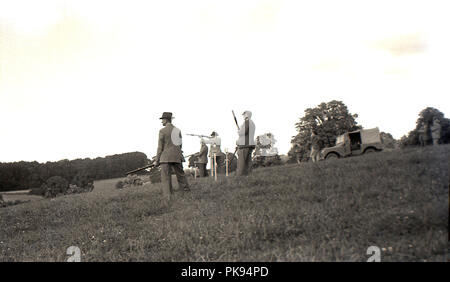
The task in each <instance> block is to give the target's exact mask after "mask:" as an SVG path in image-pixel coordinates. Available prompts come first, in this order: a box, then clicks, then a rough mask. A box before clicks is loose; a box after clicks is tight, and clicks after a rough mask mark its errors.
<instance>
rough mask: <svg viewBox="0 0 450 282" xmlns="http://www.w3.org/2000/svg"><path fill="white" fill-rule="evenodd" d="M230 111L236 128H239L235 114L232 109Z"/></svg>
mask: <svg viewBox="0 0 450 282" xmlns="http://www.w3.org/2000/svg"><path fill="white" fill-rule="evenodd" d="M231 112H232V113H233V117H234V122H235V123H236V126H237V129H238V130H240V128H239V124H238V121H237V118H236V115H235V114H234V110H231Z"/></svg>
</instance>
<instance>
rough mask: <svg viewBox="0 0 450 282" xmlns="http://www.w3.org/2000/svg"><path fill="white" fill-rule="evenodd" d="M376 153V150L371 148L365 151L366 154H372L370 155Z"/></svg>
mask: <svg viewBox="0 0 450 282" xmlns="http://www.w3.org/2000/svg"><path fill="white" fill-rule="evenodd" d="M375 152H376V151H375V149H374V148H369V149H366V150H365V151H364V154H370V153H375Z"/></svg>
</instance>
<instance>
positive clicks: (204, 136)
mask: <svg viewBox="0 0 450 282" xmlns="http://www.w3.org/2000/svg"><path fill="white" fill-rule="evenodd" d="M186 135H189V136H197V137H200V138H211V136H206V135H199V134H186Z"/></svg>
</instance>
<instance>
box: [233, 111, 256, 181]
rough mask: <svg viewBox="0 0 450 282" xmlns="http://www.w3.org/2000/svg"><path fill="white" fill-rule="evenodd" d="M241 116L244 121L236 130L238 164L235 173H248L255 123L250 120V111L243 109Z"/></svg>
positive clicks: (239, 174)
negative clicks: (237, 136) (237, 137)
mask: <svg viewBox="0 0 450 282" xmlns="http://www.w3.org/2000/svg"><path fill="white" fill-rule="evenodd" d="M242 116H243V117H244V123H243V124H242V125H241V127H240V128H239V130H238V135H239V139H238V140H237V142H236V145H237V147H238V165H237V171H236V175H238V176H241V175H248V173H249V172H250V171H251V168H252V152H253V149H255V146H256V143H255V124H254V123H253V121H252V120H251V118H252V112H250V111H245V112H244V113H243V114H242Z"/></svg>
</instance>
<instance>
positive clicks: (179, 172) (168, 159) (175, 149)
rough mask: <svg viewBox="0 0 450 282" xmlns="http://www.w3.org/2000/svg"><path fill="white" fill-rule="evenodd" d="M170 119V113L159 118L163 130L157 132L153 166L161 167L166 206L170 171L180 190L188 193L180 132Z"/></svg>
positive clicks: (170, 185)
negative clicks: (156, 146)
mask: <svg viewBox="0 0 450 282" xmlns="http://www.w3.org/2000/svg"><path fill="white" fill-rule="evenodd" d="M172 118H173V117H172V113H170V112H164V113H163V115H162V117H160V119H161V120H162V125H164V128H162V129H161V130H160V131H159V139H158V150H157V154H156V158H155V165H156V166H158V165H159V166H160V167H161V182H162V185H163V197H164V200H165V202H166V205H168V204H169V203H170V200H171V197H172V194H173V189H172V176H171V175H172V173H171V172H172V170H173V172H175V175H176V177H177V181H178V184H179V186H180V188H183V190H184V191H190V188H189V184H188V182H187V179H186V175H185V173H184V170H183V165H182V162H184V157H183V154H182V151H181V146H182V142H181V131H180V130H179V129H178V128H176V127H175V126H173V125H172Z"/></svg>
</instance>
